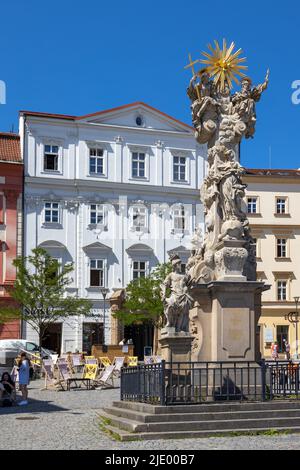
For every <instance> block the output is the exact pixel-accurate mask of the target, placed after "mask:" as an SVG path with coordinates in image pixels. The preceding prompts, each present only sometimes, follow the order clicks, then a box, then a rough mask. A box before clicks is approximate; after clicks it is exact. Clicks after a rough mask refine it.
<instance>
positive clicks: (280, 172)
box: [246, 168, 300, 177]
mask: <svg viewBox="0 0 300 470" xmlns="http://www.w3.org/2000/svg"><path fill="white" fill-rule="evenodd" d="M246 176H279V177H280V176H282V177H286V176H288V177H300V169H295V170H289V169H284V168H283V169H270V168H269V169H264V168H247V169H246Z"/></svg>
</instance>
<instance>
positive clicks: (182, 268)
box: [181, 263, 186, 274]
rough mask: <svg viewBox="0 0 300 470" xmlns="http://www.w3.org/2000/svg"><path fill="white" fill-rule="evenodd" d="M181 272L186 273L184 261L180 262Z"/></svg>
mask: <svg viewBox="0 0 300 470" xmlns="http://www.w3.org/2000/svg"><path fill="white" fill-rule="evenodd" d="M181 272H182V274H185V273H186V264H185V263H181Z"/></svg>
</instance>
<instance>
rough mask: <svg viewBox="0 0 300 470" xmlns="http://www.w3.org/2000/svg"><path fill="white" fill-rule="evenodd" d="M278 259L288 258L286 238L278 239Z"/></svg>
mask: <svg viewBox="0 0 300 470" xmlns="http://www.w3.org/2000/svg"><path fill="white" fill-rule="evenodd" d="M276 245H277V258H286V257H287V239H286V238H277V239H276Z"/></svg>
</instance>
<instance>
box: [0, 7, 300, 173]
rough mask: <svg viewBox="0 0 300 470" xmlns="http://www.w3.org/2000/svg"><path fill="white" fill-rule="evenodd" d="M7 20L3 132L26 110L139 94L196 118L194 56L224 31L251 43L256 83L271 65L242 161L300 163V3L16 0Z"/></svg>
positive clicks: (0, 17) (113, 101)
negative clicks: (296, 100) (295, 98)
mask: <svg viewBox="0 0 300 470" xmlns="http://www.w3.org/2000/svg"><path fill="white" fill-rule="evenodd" d="M297 3H298V4H297ZM0 22H1V23H0V57H1V62H0V80H3V81H5V83H6V85H7V104H6V105H0V130H1V131H9V130H11V128H12V125H14V128H15V129H17V125H18V124H17V123H18V111H19V110H20V109H30V110H34V111H44V112H54V113H63V114H75V115H81V114H87V113H91V112H95V111H98V110H102V109H107V108H111V107H114V106H119V105H122V104H127V103H130V102H133V101H144V102H146V103H148V104H150V105H152V106H154V107H157V108H158V109H160V110H161V111H164V112H166V113H168V114H171V115H172V116H174V117H176V118H177V119H180V120H182V121H184V122H187V123H190V122H191V118H190V109H189V105H190V103H189V100H188V98H187V96H186V86H187V84H188V81H189V79H190V72H189V71H186V70H184V65H186V63H187V55H188V53H189V52H191V53H192V56H193V57H195V58H197V57H199V55H200V51H201V50H203V49H206V45H207V43H208V42H211V41H213V39H218V40H220V41H221V40H222V38H223V37H225V38H226V39H227V40H228V41H231V40H234V41H235V42H236V45H237V46H238V47H242V49H243V51H244V54H245V56H246V57H247V65H248V66H249V70H248V74H249V75H250V76H251V77H252V78H253V80H254V82H255V83H260V82H261V81H263V79H264V76H265V73H266V70H267V68H268V67H270V70H271V76H270V86H269V89H268V91H267V92H266V93H265V94H264V96H263V98H262V100H261V101H260V103H258V105H257V115H258V122H257V132H256V136H255V139H254V140H251V141H245V142H244V143H243V145H242V163H243V164H244V165H246V166H248V167H261V168H269V167H270V162H271V167H272V168H299V167H300V151H299V137H298V136H299V132H300V105H298V106H296V105H293V104H292V101H291V95H292V88H291V84H292V82H293V81H294V80H300V41H299V29H300V28H299V26H300V24H299V23H300V5H299V2H296V1H289V0H287V1H286V2H284V3H283V2H280V4H279V2H276V3H275V2H270V1H268V2H266V1H265V2H264V1H262V0H260V1H257V0H253V1H251V2H241V1H239V2H237V1H235V0H234V1H230V2H223V1H219V0H215V1H214V2H208V1H206V2H203V1H199V0H194V1H192V0H191V1H179V0H160V1H158V0H151V1H148V2H145V1H143V0H139V1H137V0H128V1H124V0H115V1H110V2H109V1H103V0H102V1H101V0H85V1H84V2H82V1H78V0H73V1H70V0H60V1H58V0H51V2H50V1H47V2H41V1H40V0H27V1H24V0H17V1H16V0H15V1H14V0H11V1H10V2H5V4H4V2H2V5H1V11H0ZM270 148H271V157H272V158H271V160H270V151H269V149H270Z"/></svg>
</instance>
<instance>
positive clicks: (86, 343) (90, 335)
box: [82, 322, 103, 355]
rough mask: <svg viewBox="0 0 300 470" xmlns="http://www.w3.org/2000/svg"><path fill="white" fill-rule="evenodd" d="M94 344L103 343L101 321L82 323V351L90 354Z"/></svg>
mask: <svg viewBox="0 0 300 470" xmlns="http://www.w3.org/2000/svg"><path fill="white" fill-rule="evenodd" d="M96 344H103V323H96V322H93V323H83V325H82V351H83V352H85V353H86V354H88V355H90V354H91V352H92V346H93V345H96Z"/></svg>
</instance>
